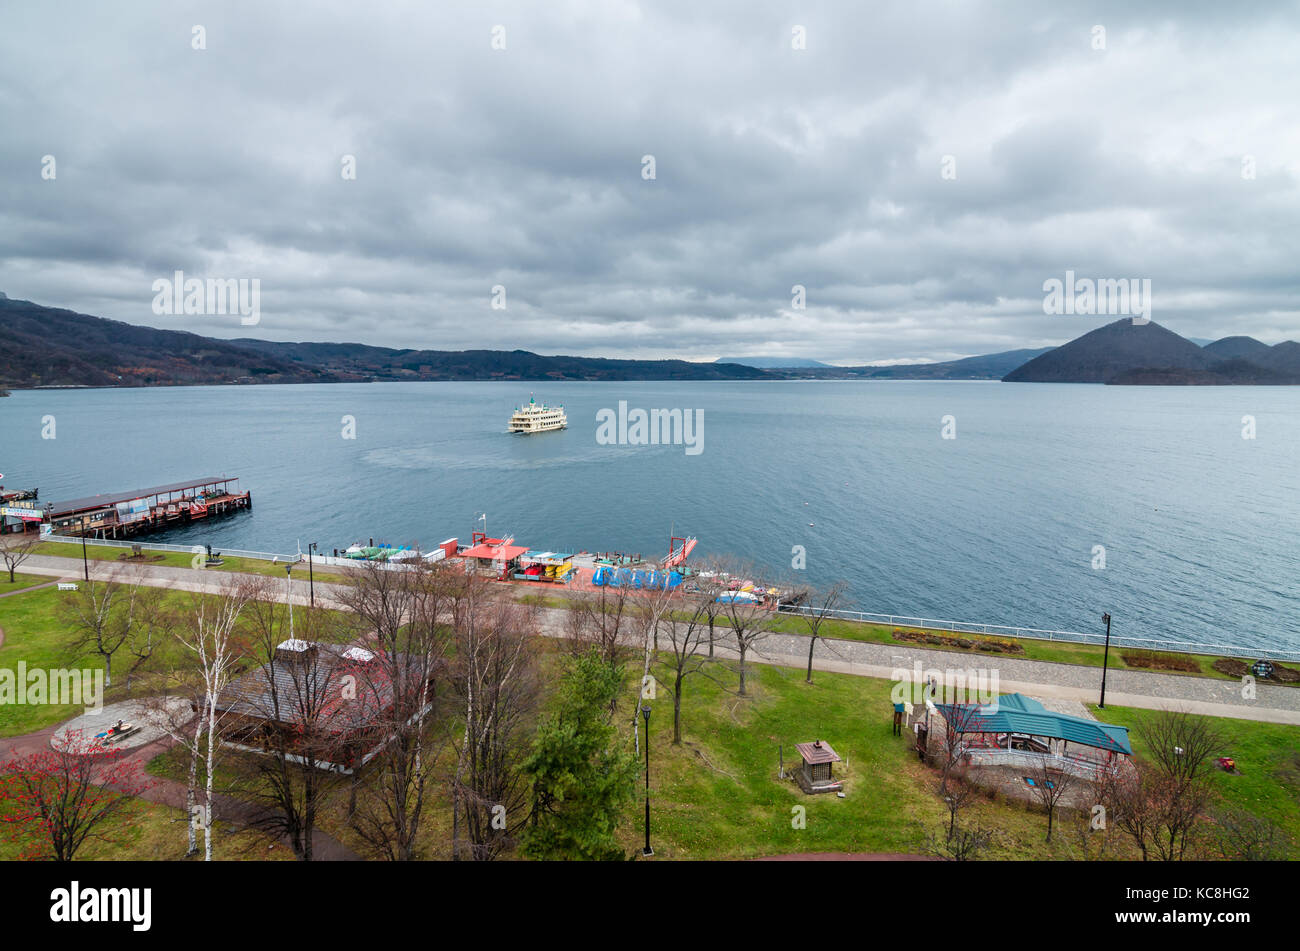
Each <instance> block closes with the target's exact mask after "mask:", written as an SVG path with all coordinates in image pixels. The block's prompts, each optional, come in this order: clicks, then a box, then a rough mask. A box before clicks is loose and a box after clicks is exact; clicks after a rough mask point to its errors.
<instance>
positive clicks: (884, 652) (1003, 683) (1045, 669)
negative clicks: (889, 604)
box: [18, 555, 1300, 725]
mask: <svg viewBox="0 0 1300 951" xmlns="http://www.w3.org/2000/svg"><path fill="white" fill-rule="evenodd" d="M121 567H122V566H121V564H119V563H117V562H109V561H92V562H90V573H91V575H92V577H97V578H106V577H108V576H109V575H110V574H112V573H113V572H114V571H116V570H120V569H121ZM18 571H19V573H22V574H39V575H52V576H58V577H60V578H61V579H65V580H68V581H78V580H80V579H81V578H82V563H81V560H80V559H76V558H60V557H53V556H49V555H33V556H31V557H30V558H28V559H27V561H26V562H24V563H23V564H22V565H21V566H20V567H19V568H18ZM232 577H238V576H236V575H234V573H233V572H227V571H217V570H205V569H195V568H176V567H169V566H165V565H148V564H144V565H138V566H132V570H131V580H135V581H139V582H140V583H143V584H148V585H151V586H156V587H164V588H173V589H176V590H180V591H195V592H207V593H213V592H216V591H218V590H220V589H221V587H222V584H223V579H226V581H227V582H228V581H229V579H230V578H232ZM257 577H260V578H262V579H263V580H265V578H266V576H257ZM273 580H275V581H276V584H277V587H278V590H279V591H280V592H281V596H283V591H284V585H285V582H284V581H283V580H278V579H273ZM288 586H289V591H290V597H291V599H292V601H293V603H294V604H298V605H305V604H307V603H308V597H309V591H308V581H307V578H306V577H295V578H293V579H292V580H291V581H289V582H288ZM315 589H316V604H317V606H319V607H326V608H335V609H342V605H341V604H340V602H339V601H338V592H339V590H340V586H339V585H337V584H332V583H328V582H316V584H315ZM539 614H540V623H541V631H540V633H542V634H544V635H546V636H548V637H563V636H565V635H564V630H565V625H564V617H565V612H564V610H563V609H561V608H540V609H539ZM726 634H727V630H726V628H724V627H719V628H718V635H717V638H716V643H715V653H716V655H717V656H718V657H722V658H724V659H733V658H735V657H736V656H737V652H736V651H735V650H734V649H732V648H729V647H727V646H726ZM750 653H751V662H755V663H767V664H774V665H777V666H781V667H793V668H796V669H800V670H802V669H804V668H805V667H806V665H807V657H808V638H807V637H806V636H804V635H801V634H785V633H773V634H769V635H767V636H766V637H765V638H764V639H763V640H762V642H761V643H760V644H759V645H758V646H757V649H756V650H753V651H751V652H750ZM918 663H919V664H920V667H921V671H922V673H921V679H924V677H925V676H926V674H928V673H929V672H931V671H936V672H939V673H940V674H942V672H943V671H946V670H950V669H961V670H969V669H972V668H977V667H978V668H982V669H985V670H989V671H996V672H997V677H998V689H999V691H1001V692H1003V693H1011V692H1019V693H1028V694H1032V695H1035V696H1039V697H1054V698H1059V699H1066V700H1078V701H1081V702H1083V703H1095V702H1096V701H1097V699H1098V694H1099V691H1100V686H1101V669H1100V668H1098V667H1083V666H1078V665H1075V664H1058V663H1051V662H1048V661H1037V660H1020V659H1014V658H1005V657H991V656H986V655H971V654H966V653H958V652H954V651H937V650H928V649H921V648H912V647H903V646H902V645H896V644H876V643H869V642H866V641H850V640H842V639H839V638H823V639H822V643H820V644H818V645H817V649H816V651H815V652H814V656H813V669H814V670H822V671H829V672H833V673H842V674H850V675H853V676H857V677H876V678H881V679H891V680H898V679H902V680H911V679H913V672H914V670H915V666H916V665H917V664H918ZM900 673H901V676H900ZM1241 693H1242V690H1241V685H1240V684H1239V683H1237V682H1236V681H1232V680H1212V679H1210V678H1207V677H1194V676H1187V675H1180V674H1167V673H1152V672H1149V671H1140V670H1115V669H1112V670H1111V671H1110V672H1109V673H1108V674H1107V676H1106V699H1107V701H1109V702H1110V703H1111V704H1113V705H1114V706H1121V707H1139V708H1143V709H1148V710H1164V709H1169V710H1186V711H1189V712H1192V713H1199V714H1205V715H1207V716H1216V717H1232V718H1235V719H1243V720H1259V721H1262V722H1268V723H1288V724H1295V725H1300V687H1282V686H1276V685H1273V684H1257V685H1256V686H1255V698H1254V700H1249V701H1248V700H1245V699H1243V698H1242V696H1241Z"/></svg>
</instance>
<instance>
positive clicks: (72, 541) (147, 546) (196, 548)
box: [41, 533, 320, 561]
mask: <svg viewBox="0 0 1300 951" xmlns="http://www.w3.org/2000/svg"><path fill="white" fill-rule="evenodd" d="M41 541H43V542H64V543H66V544H69V545H80V544H81V543H82V542H83V541H84V542H85V543H86V544H87V545H88V546H90V547H93V548H121V549H124V550H125V551H130V550H131V549H133V548H135V547H136V546H139V548H140V549H141V550H142V551H174V552H180V553H181V554H185V555H204V554H207V547H206V546H204V545H165V544H163V543H162V542H147V543H146V542H123V541H112V540H109V539H103V538H85V539H82V538H79V537H76V536H73V535H55V534H53V533H51V534H48V535H42V536H41ZM218 553H220V554H222V555H229V556H230V557H231V558H257V559H259V560H261V561H298V560H299V558H300V557H301V558H302V559H303V560H306V558H307V556H306V555H302V556H299V555H277V554H275V553H274V552H269V551H244V550H243V549H242V548H216V547H214V548H213V549H212V554H213V555H214V556H215V555H217V554H218ZM315 560H317V561H319V560H320V559H319V558H316V559H315Z"/></svg>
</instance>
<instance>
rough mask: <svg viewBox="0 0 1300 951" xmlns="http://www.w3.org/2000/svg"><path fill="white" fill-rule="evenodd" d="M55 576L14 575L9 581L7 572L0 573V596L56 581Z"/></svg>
mask: <svg viewBox="0 0 1300 951" xmlns="http://www.w3.org/2000/svg"><path fill="white" fill-rule="evenodd" d="M57 580H58V576H57V575H14V580H13V581H12V582H11V581H10V580H9V572H7V571H2V572H0V594H8V593H9V592H10V591H22V590H24V589H26V588H31V587H33V586H35V585H38V584H48V583H49V582H51V581H57Z"/></svg>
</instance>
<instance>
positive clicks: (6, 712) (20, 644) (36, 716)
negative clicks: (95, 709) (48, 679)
mask: <svg viewBox="0 0 1300 951" xmlns="http://www.w3.org/2000/svg"><path fill="white" fill-rule="evenodd" d="M74 597H77V595H75V594H72V593H70V592H61V591H59V590H58V589H57V588H42V589H40V590H38V591H24V592H22V593H19V594H15V595H14V596H13V597H9V598H0V629H2V630H3V631H4V634H5V637H4V644H3V646H0V670H3V669H7V670H12V671H15V672H16V671H17V670H18V664H19V662H25V663H26V665H27V669H28V670H32V669H35V668H40V669H43V670H51V669H65V668H71V669H82V670H102V669H103V662H102V660H101V659H100V658H99V657H94V656H91V657H86V656H82V657H77V658H74V657H72V653H71V652H72V643H73V637H72V635H71V634H70V633H69V632H68V630H67V628H66V625H65V624H64V623H63V622H62V621H61V620H60V617H59V602H60V599H67V598H74ZM191 597H192V595H191V594H190V593H188V592H183V591H173V592H168V594H167V601H168V603H169V604H170V605H171V606H172V607H174V608H175V609H177V610H184V609H185V608H187V607H188V605H189V603H190V598H191ZM305 610H306V609H304V608H302V607H296V608H294V614H295V617H296V618H297V621H298V623H300V624H301V623H302V620H303V617H304V615H303V612H304V611H305ZM321 613H322V614H326V615H337V614H338V612H321ZM282 622H283V623H282ZM276 623H277V625H280V626H283V625H284V624H287V618H279V619H277V622H276ZM285 633H286V636H287V631H286V632H285ZM318 636H321V637H324V636H325V635H324V634H322V635H318ZM340 636H342V635H340ZM189 662H190V655H189V652H188V651H187V650H186V648H185V647H183V646H182V645H181V644H180V643H179V642H178V641H175V640H171V641H168V642H166V644H164V645H163V646H162V647H160V649H159V650H158V652H157V653H156V654H155V656H154V658H153V660H152V661H151V662H150V665H149V667H150V669H152V670H158V669H166V668H168V667H171V666H181V665H185V664H187V663H189ZM128 665H129V660H127V659H126V657H125V654H122V655H120V656H119V657H118V658H115V663H114V670H115V672H116V676H115V677H114V685H113V686H112V687H109V688H107V689H106V690H105V693H104V702H105V703H106V704H108V703H115V702H117V701H118V700H123V699H126V697H127V696H128V694H127V693H126V685H125V669H126V667H127V666H128ZM148 676H149V675H148V674H147V673H144V672H141V673H139V674H137V682H136V684H135V685H134V689H133V692H134V693H136V694H139V693H140V692H141V682H142V681H141V679H140V678H145V677H148ZM82 712H84V710H83V708H82V707H81V706H78V705H73V704H49V703H45V704H38V705H29V704H0V736H19V735H21V734H24V733H32V732H34V731H36V730H41V729H44V728H45V727H49V726H53V725H55V724H57V723H62V722H63V721H64V720H68V719H70V718H72V717H74V716H77V715H79V714H81V713H82Z"/></svg>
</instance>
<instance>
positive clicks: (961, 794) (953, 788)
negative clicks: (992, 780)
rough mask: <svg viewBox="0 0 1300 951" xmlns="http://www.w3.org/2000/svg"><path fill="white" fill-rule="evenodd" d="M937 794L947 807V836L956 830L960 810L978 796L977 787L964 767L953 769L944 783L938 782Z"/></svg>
mask: <svg viewBox="0 0 1300 951" xmlns="http://www.w3.org/2000/svg"><path fill="white" fill-rule="evenodd" d="M938 792H939V796H940V798H942V799H943V804H944V806H946V807H947V809H948V838H949V839H951V838H952V837H953V835H954V834H955V833H956V831H957V820H958V818H960V814H961V811H962V810H963V809H965V808H966V807H967V806H969V805H970V804H971V803H973V802H975V800H976V799H978V798H979V787H978V786H976V785H975V784H974V783H972V782H970V781H969V780H968V779H967V777H966V771H965V769H964V768H958V769H955V770H954V771H953V773H952V775H951V776H949V777H948V782H947V783H946V784H942V783H941V784H940V786H939V790H938Z"/></svg>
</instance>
